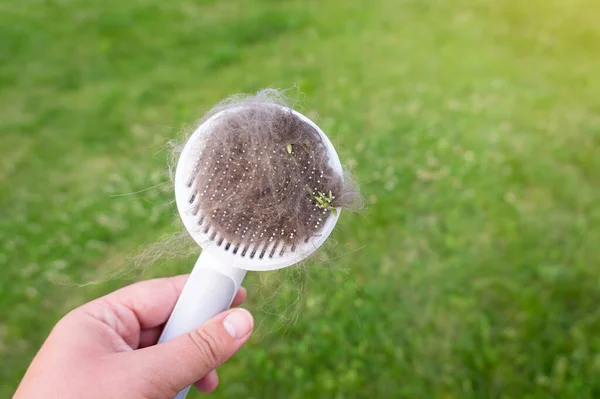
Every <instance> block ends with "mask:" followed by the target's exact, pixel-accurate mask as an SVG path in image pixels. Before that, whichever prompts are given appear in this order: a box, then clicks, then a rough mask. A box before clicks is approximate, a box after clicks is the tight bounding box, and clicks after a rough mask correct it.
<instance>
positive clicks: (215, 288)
mask: <svg viewBox="0 0 600 399" xmlns="http://www.w3.org/2000/svg"><path fill="white" fill-rule="evenodd" d="M245 276H246V270H242V269H238V268H235V267H231V266H229V265H226V264H224V263H222V262H221V261H219V260H218V259H217V258H215V257H214V256H212V255H211V254H209V253H208V251H202V253H201V254H200V257H199V258H198V261H197V262H196V265H195V266H194V269H193V270H192V274H190V277H189V279H188V281H187V283H186V284H185V287H183V291H181V295H180V296H179V299H178V300H177V303H176V304H175V308H174V309H173V313H171V316H170V317H169V320H168V321H167V324H166V325H165V329H164V330H163V332H162V334H161V336H160V338H159V340H158V343H159V344H160V343H162V342H166V341H170V340H172V339H173V338H176V337H178V336H180V335H182V334H186V333H188V332H190V331H192V330H194V329H195V328H198V327H199V326H200V325H202V324H204V323H205V322H206V321H208V320H209V319H211V318H213V317H214V316H216V315H218V314H219V313H221V312H223V311H224V310H227V309H229V307H230V306H231V302H232V301H233V298H234V297H235V294H236V293H237V291H238V289H239V288H240V285H241V284H242V281H243V280H244V277H245ZM189 390H190V387H187V388H185V389H184V390H182V391H180V392H179V393H178V394H177V396H175V398H174V399H184V398H185V397H186V395H187V393H188V391H189Z"/></svg>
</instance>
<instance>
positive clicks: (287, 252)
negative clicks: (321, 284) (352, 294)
mask: <svg viewBox="0 0 600 399" xmlns="http://www.w3.org/2000/svg"><path fill="white" fill-rule="evenodd" d="M343 187H344V179H343V170H342V165H341V163H340V160H339V157H338V155H337V153H336V151H335V148H334V147H333V145H332V144H331V142H330V141H329V139H328V138H327V136H326V135H325V133H323V131H322V130H321V129H320V128H319V127H318V126H317V125H316V124H315V123H313V122H312V121H311V120H310V119H308V118H307V117H306V116H304V115H302V114H300V113H299V112H297V111H294V110H292V109H290V108H287V107H284V106H281V105H277V104H273V103H250V104H238V105H234V106H230V107H227V108H225V109H224V110H221V111H220V112H218V113H216V114H214V115H212V116H211V117H210V118H208V119H207V120H206V121H204V123H202V124H201V125H200V126H199V127H198V128H197V129H196V130H195V131H194V133H193V134H192V135H191V136H190V138H189V139H188V141H187V143H186V145H185V147H184V148H183V151H182V153H181V156H180V158H179V162H178V164H177V169H176V172H175V197H176V202H177V209H178V211H179V214H180V216H181V219H182V220H183V223H184V225H185V227H186V229H187V230H188V231H189V233H190V234H191V235H192V237H193V238H194V240H195V241H196V242H197V243H198V244H199V245H200V246H201V247H202V248H203V249H204V250H206V251H210V253H211V254H213V255H214V256H216V257H217V258H219V259H221V260H222V261H223V262H226V263H227V264H229V265H232V266H234V267H238V268H242V269H246V270H273V269H278V268H282V267H285V266H289V265H292V264H294V263H297V262H300V261H302V260H303V259H305V258H306V257H308V256H309V255H311V254H312V253H313V252H314V251H315V250H316V249H317V248H319V247H320V246H321V244H323V242H324V241H325V240H326V239H327V237H328V236H329V234H330V233H331V231H332V230H333V228H334V226H335V224H336V222H337V220H338V218H339V215H340V211H341V208H342V207H343V206H344V198H343V197H344V195H343Z"/></svg>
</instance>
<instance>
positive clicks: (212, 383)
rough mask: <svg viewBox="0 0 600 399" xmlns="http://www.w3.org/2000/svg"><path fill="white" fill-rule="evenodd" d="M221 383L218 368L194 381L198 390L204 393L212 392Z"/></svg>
mask: <svg viewBox="0 0 600 399" xmlns="http://www.w3.org/2000/svg"><path fill="white" fill-rule="evenodd" d="M218 385H219V375H218V374H217V370H213V371H211V372H210V373H208V374H207V375H206V376H205V377H203V378H201V379H200V380H198V381H196V382H195V383H194V386H195V387H196V389H197V390H199V391H200V392H204V393H211V392H212V391H214V390H215V389H217V386H218Z"/></svg>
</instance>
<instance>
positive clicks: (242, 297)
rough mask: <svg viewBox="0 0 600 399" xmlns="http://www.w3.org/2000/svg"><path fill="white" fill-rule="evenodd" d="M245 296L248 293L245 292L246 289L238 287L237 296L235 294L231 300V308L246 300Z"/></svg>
mask: <svg viewBox="0 0 600 399" xmlns="http://www.w3.org/2000/svg"><path fill="white" fill-rule="evenodd" d="M247 295H248V291H246V289H245V288H244V287H240V289H239V290H238V292H237V294H235V298H233V302H232V303H231V307H235V306H240V305H241V304H242V303H244V301H245V300H246V296H247Z"/></svg>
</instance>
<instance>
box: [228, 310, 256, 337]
mask: <svg viewBox="0 0 600 399" xmlns="http://www.w3.org/2000/svg"><path fill="white" fill-rule="evenodd" d="M253 323H254V322H253V319H252V315H251V314H250V312H248V311H247V310H246V309H235V310H232V311H231V312H230V313H229V314H228V315H227V317H225V320H223V327H225V330H227V332H228V333H229V335H231V337H232V338H233V339H240V338H243V337H245V336H246V335H248V333H249V332H250V331H251V330H252V324H253Z"/></svg>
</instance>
